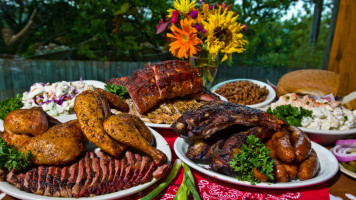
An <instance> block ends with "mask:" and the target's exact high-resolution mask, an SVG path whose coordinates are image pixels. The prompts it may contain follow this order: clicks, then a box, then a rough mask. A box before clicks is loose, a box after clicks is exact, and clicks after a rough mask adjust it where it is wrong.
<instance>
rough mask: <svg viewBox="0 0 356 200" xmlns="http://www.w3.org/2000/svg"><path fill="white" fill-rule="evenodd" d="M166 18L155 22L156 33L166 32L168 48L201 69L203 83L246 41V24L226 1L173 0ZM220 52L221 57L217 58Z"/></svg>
mask: <svg viewBox="0 0 356 200" xmlns="http://www.w3.org/2000/svg"><path fill="white" fill-rule="evenodd" d="M173 7H174V8H172V9H169V10H168V15H167V17H166V19H165V20H164V19H161V20H160V22H159V24H158V25H157V34H159V33H162V32H165V37H166V40H167V41H169V42H170V44H169V46H170V48H169V51H170V52H171V53H172V54H173V55H174V56H176V57H178V58H181V59H189V60H190V63H191V64H192V65H193V66H195V67H200V68H201V70H202V75H203V80H204V85H205V86H209V84H211V82H212V81H213V79H214V77H215V74H216V71H217V66H218V63H219V62H220V61H221V62H224V61H225V60H227V59H228V58H229V59H230V61H231V58H232V54H233V53H242V52H243V51H244V50H245V49H244V45H245V44H246V43H247V41H246V40H245V39H244V38H243V34H242V32H243V31H245V30H246V25H243V24H240V23H238V22H237V18H238V16H239V15H237V14H236V12H234V11H232V10H231V5H228V6H226V4H225V3H222V4H221V5H219V4H218V3H217V4H216V5H209V4H207V3H205V2H204V1H202V2H199V3H196V0H192V1H191V0H174V2H173ZM219 54H221V55H222V59H221V60H219Z"/></svg>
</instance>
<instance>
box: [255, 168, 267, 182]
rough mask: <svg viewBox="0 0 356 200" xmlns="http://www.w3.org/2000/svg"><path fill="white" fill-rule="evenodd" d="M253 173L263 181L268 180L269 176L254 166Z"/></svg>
mask: <svg viewBox="0 0 356 200" xmlns="http://www.w3.org/2000/svg"><path fill="white" fill-rule="evenodd" d="M253 175H254V177H255V178H257V179H259V180H260V181H261V182H266V181H268V177H267V176H266V175H264V174H262V173H261V172H259V171H258V169H257V168H253Z"/></svg>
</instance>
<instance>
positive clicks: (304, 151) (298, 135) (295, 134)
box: [289, 126, 311, 163]
mask: <svg viewBox="0 0 356 200" xmlns="http://www.w3.org/2000/svg"><path fill="white" fill-rule="evenodd" d="M289 131H290V140H291V143H292V145H293V149H294V152H295V161H296V162H297V163H299V162H302V161H303V160H305V159H306V158H307V157H308V156H309V154H310V152H311V142H310V139H309V138H308V136H307V135H306V134H305V133H304V132H303V131H302V130H300V129H299V128H297V127H295V126H290V128H289Z"/></svg>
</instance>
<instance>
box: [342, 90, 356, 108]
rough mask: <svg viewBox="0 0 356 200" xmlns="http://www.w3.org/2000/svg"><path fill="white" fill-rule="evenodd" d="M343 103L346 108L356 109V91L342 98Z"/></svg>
mask: <svg viewBox="0 0 356 200" xmlns="http://www.w3.org/2000/svg"><path fill="white" fill-rule="evenodd" d="M341 103H342V105H343V106H344V107H345V108H347V109H349V110H355V109H356V91H355V92H351V93H350V94H348V95H347V96H345V97H344V98H342V101H341Z"/></svg>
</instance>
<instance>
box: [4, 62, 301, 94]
mask: <svg viewBox="0 0 356 200" xmlns="http://www.w3.org/2000/svg"><path fill="white" fill-rule="evenodd" d="M145 64H146V62H105V61H71V60H65V61H64V60H62V61H54V60H11V59H0V100H2V99H5V98H7V97H12V96H14V95H16V94H18V93H22V92H24V91H27V90H29V88H30V86H31V85H32V84H33V83H35V82H44V83H47V82H50V83H53V82H57V81H62V80H65V81H76V80H79V79H80V78H82V79H83V80H99V81H103V82H105V81H106V80H108V79H110V78H113V77H122V76H127V75H130V74H131V73H132V72H133V71H134V70H136V69H139V68H142V67H143V66H144V65H145ZM293 70H297V69H296V68H272V67H271V68H265V67H242V66H227V65H223V64H221V65H220V66H219V70H218V73H217V75H216V77H215V80H214V83H213V84H216V83H218V82H221V81H224V80H228V79H235V78H249V79H256V80H260V81H263V82H266V81H267V80H269V81H270V82H272V83H274V84H277V83H278V80H279V78H280V77H281V76H282V75H283V74H285V73H287V72H289V71H293Z"/></svg>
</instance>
